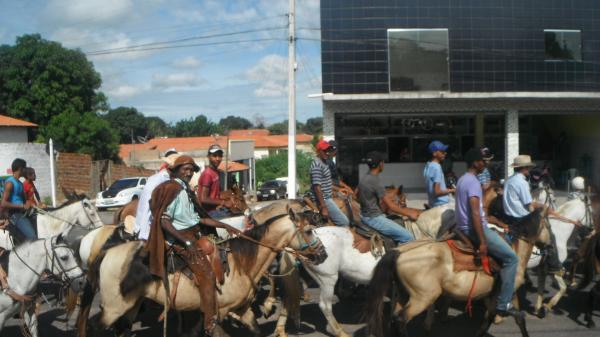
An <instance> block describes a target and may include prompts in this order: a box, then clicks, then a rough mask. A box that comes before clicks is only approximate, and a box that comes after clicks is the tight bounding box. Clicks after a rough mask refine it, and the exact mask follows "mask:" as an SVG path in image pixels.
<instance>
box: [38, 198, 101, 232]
mask: <svg viewBox="0 0 600 337" xmlns="http://www.w3.org/2000/svg"><path fill="white" fill-rule="evenodd" d="M79 202H80V203H81V205H82V207H83V212H84V213H85V216H86V217H87V218H88V221H89V222H90V225H89V226H87V227H83V226H80V227H83V228H85V229H89V230H92V229H96V228H98V227H101V226H102V225H103V224H102V222H100V224H97V223H96V221H94V220H93V219H92V217H91V216H90V214H89V213H88V212H87V211H86V206H85V204H84V203H83V200H79ZM32 209H33V210H35V212H37V213H38V214H42V215H46V216H49V217H51V218H54V219H56V220H59V221H62V222H64V223H66V224H67V225H69V226H76V225H80V224H79V222H78V221H75V222H74V223H73V222H71V221H67V220H65V219H62V218H60V217H57V216H56V215H54V214H52V213H51V212H48V211H46V210H45V209H43V208H39V207H37V206H34V207H33V208H32Z"/></svg>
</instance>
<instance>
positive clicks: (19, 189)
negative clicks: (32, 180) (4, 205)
mask: <svg viewBox="0 0 600 337" xmlns="http://www.w3.org/2000/svg"><path fill="white" fill-rule="evenodd" d="M6 181H7V182H11V183H12V190H11V194H10V196H9V197H8V202H10V203H11V204H15V205H23V204H25V192H24V190H23V183H22V182H21V181H20V180H19V179H17V178H15V177H12V176H11V177H8V179H6Z"/></svg>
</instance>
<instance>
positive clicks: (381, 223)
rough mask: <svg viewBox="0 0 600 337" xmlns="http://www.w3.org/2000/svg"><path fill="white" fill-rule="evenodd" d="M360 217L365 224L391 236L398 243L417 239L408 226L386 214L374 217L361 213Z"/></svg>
mask: <svg viewBox="0 0 600 337" xmlns="http://www.w3.org/2000/svg"><path fill="white" fill-rule="evenodd" d="M360 218H361V220H362V222H363V223H364V224H365V225H367V226H369V227H371V228H373V229H375V230H377V231H378V232H380V233H381V234H383V235H385V236H389V237H390V238H392V240H394V242H396V243H397V244H400V243H406V242H408V241H412V240H414V239H415V238H413V236H412V234H410V232H409V231H408V230H406V228H404V227H402V226H400V225H399V224H397V223H395V222H394V221H392V220H390V219H388V218H386V216H385V215H384V214H381V215H378V216H376V217H373V218H371V217H366V216H364V215H361V216H360Z"/></svg>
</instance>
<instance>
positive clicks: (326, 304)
mask: <svg viewBox="0 0 600 337" xmlns="http://www.w3.org/2000/svg"><path fill="white" fill-rule="evenodd" d="M337 279H338V278H337V275H332V276H330V277H322V278H320V279H319V281H320V288H321V294H320V296H319V308H321V311H322V312H323V315H325V318H326V319H327V323H328V325H329V327H330V328H331V330H332V331H333V334H334V335H336V336H338V337H348V334H347V333H346V332H345V331H344V329H342V326H341V325H340V323H339V322H338V321H337V320H336V319H335V316H334V315H333V297H334V292H335V283H336V281H337Z"/></svg>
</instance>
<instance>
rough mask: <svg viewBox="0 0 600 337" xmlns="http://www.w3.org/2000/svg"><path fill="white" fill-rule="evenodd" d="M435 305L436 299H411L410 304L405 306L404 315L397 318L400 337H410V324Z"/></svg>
mask: <svg viewBox="0 0 600 337" xmlns="http://www.w3.org/2000/svg"><path fill="white" fill-rule="evenodd" d="M433 303H435V298H433V299H432V298H420V299H418V300H415V298H414V297H411V298H410V299H409V300H408V303H406V305H405V306H404V309H403V310H402V314H401V315H398V316H396V317H395V322H396V324H397V329H398V330H397V331H398V333H399V334H400V336H407V337H408V329H407V326H408V322H410V321H411V320H412V319H413V318H415V316H417V315H419V314H420V313H422V312H423V311H425V310H427V309H428V308H430V307H431V306H433Z"/></svg>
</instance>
